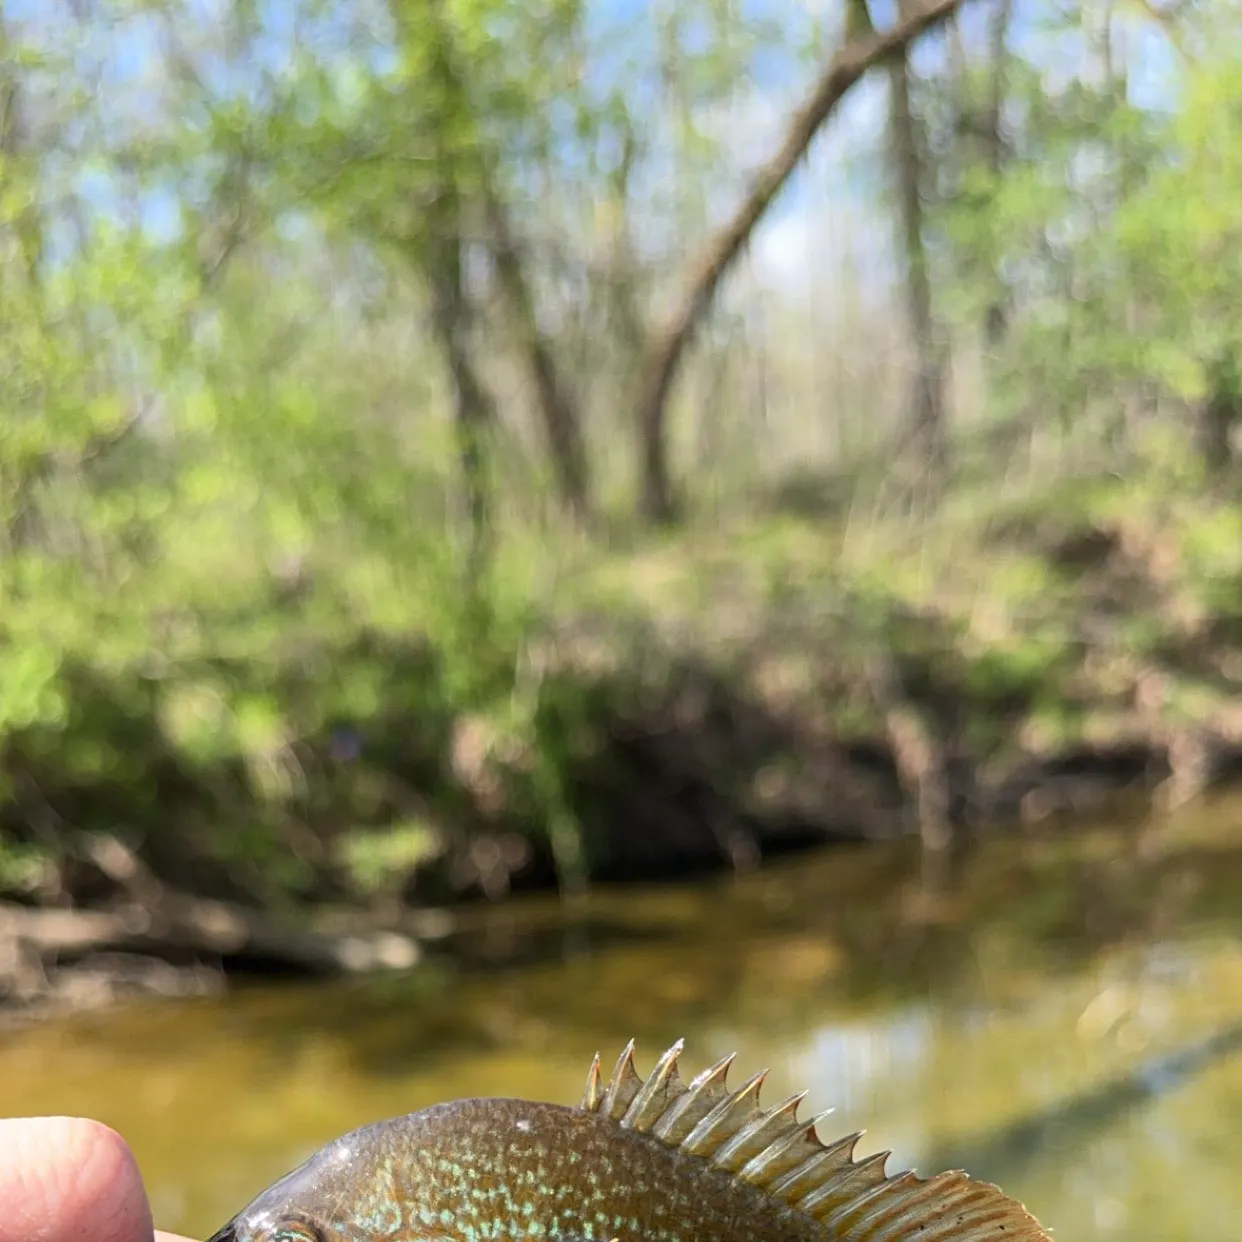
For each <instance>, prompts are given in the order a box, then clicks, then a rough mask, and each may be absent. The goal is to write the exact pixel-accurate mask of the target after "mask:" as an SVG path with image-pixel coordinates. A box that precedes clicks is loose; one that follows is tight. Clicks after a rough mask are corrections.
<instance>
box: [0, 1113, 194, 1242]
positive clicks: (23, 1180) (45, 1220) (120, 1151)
mask: <svg viewBox="0 0 1242 1242" xmlns="http://www.w3.org/2000/svg"><path fill="white" fill-rule="evenodd" d="M0 1204H3V1205H4V1206H3V1210H2V1211H0V1242H153V1240H154V1242H189V1239H187V1238H179V1237H177V1235H175V1234H171V1233H158V1232H154V1231H153V1229H152V1225H151V1208H150V1205H149V1204H148V1203H147V1195H146V1191H145V1190H144V1189H143V1185H142V1177H141V1175H140V1174H139V1172H138V1165H137V1162H136V1161H135V1160H134V1156H133V1153H132V1152H131V1151H130V1150H129V1147H128V1146H127V1145H126V1143H125V1140H124V1139H123V1138H121V1136H120V1135H119V1134H117V1132H116V1131H115V1130H110V1129H109V1128H108V1127H107V1126H105V1125H102V1124H100V1123H99V1122H98V1121H88V1120H86V1119H85V1118H82V1117H33V1118H17V1119H13V1120H0Z"/></svg>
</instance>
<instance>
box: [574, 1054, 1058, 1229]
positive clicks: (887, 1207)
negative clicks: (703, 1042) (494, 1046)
mask: <svg viewBox="0 0 1242 1242" xmlns="http://www.w3.org/2000/svg"><path fill="white" fill-rule="evenodd" d="M682 1046H683V1041H681V1040H678V1041H677V1043H675V1044H674V1045H673V1046H672V1047H671V1048H670V1049H669V1050H668V1051H667V1052H666V1053H665V1054H664V1055H663V1056H662V1057H661V1058H660V1059H659V1061H658V1062H656V1066H655V1068H654V1069H653V1070H652V1071H651V1073H650V1074H649V1075H648V1076H647V1077H646V1078H641V1077H640V1076H639V1074H638V1071H637V1070H636V1069H635V1068H634V1041H633V1040H631V1041H630V1042H629V1043H628V1044H626V1046H625V1049H624V1051H623V1052H622V1053H621V1056H620V1058H619V1059H618V1061H617V1065H616V1068H615V1069H614V1070H613V1072H612V1077H611V1078H610V1079H609V1080H608V1082H607V1083H604V1081H603V1078H602V1075H601V1072H600V1060H599V1054H598V1053H597V1054H596V1056H595V1060H594V1061H593V1062H592V1063H591V1070H590V1073H589V1074H588V1075H587V1083H586V1090H585V1091H584V1092H583V1096H582V1105H581V1107H582V1108H584V1109H585V1110H587V1111H588V1112H593V1113H602V1114H603V1115H604V1116H606V1117H610V1118H611V1119H612V1120H613V1121H615V1122H616V1123H617V1124H618V1125H620V1126H623V1127H624V1128H626V1129H630V1130H637V1131H639V1132H641V1133H644V1134H650V1135H652V1136H653V1137H655V1138H657V1139H659V1140H660V1141H661V1142H663V1143H665V1144H667V1145H668V1146H669V1147H675V1148H678V1149H680V1150H682V1151H685V1152H687V1153H689V1154H690V1155H693V1156H698V1157H700V1158H701V1159H704V1160H707V1161H709V1162H710V1163H711V1164H713V1165H715V1166H716V1167H717V1168H719V1169H721V1170H723V1171H724V1172H726V1173H729V1174H730V1175H731V1176H733V1177H736V1178H737V1179H738V1180H739V1181H742V1182H746V1183H748V1184H749V1185H751V1186H754V1187H756V1188H757V1189H758V1190H761V1191H763V1192H764V1193H765V1194H767V1195H770V1196H771V1197H772V1198H773V1199H776V1200H779V1201H780V1202H782V1203H786V1204H788V1205H789V1206H790V1207H792V1208H794V1209H795V1210H797V1211H799V1212H802V1213H804V1214H806V1215H807V1216H810V1217H812V1218H813V1219H815V1220H817V1221H819V1222H820V1223H821V1224H823V1225H824V1227H825V1238H826V1239H827V1238H833V1239H842V1242H845V1240H847V1239H848V1242H913V1240H914V1239H917V1240H918V1242H1051V1238H1050V1235H1049V1234H1048V1233H1047V1232H1045V1230H1044V1229H1043V1228H1042V1227H1041V1225H1040V1224H1039V1222H1038V1221H1037V1220H1036V1219H1035V1218H1034V1217H1033V1216H1031V1215H1030V1213H1029V1212H1027V1211H1026V1209H1025V1208H1024V1207H1023V1206H1022V1205H1021V1204H1020V1203H1018V1202H1016V1201H1015V1200H1013V1199H1010V1198H1009V1197H1008V1196H1007V1195H1005V1194H1004V1193H1003V1192H1001V1191H1000V1190H998V1189H997V1187H995V1186H993V1185H990V1184H989V1183H988V1182H976V1181H973V1180H972V1179H971V1178H969V1177H967V1176H966V1174H965V1173H960V1172H951V1173H940V1174H938V1175H937V1176H935V1177H929V1178H923V1177H919V1176H918V1175H917V1174H915V1173H897V1174H894V1175H893V1176H891V1177H890V1176H889V1175H888V1174H886V1173H885V1171H884V1165H885V1162H886V1161H887V1159H888V1157H889V1155H890V1154H891V1153H890V1152H879V1153H877V1154H876V1155H874V1156H867V1157H865V1158H864V1159H862V1160H855V1159H854V1148H855V1147H856V1146H857V1144H858V1140H859V1139H860V1138H861V1137H862V1134H861V1132H860V1133H858V1134H850V1135H848V1136H846V1137H845V1138H841V1139H838V1140H836V1141H835V1142H832V1143H827V1144H825V1143H823V1142H821V1141H820V1138H819V1133H818V1126H819V1123H820V1121H822V1120H823V1119H824V1117H826V1116H827V1115H828V1114H827V1113H821V1114H819V1116H817V1117H814V1118H812V1119H811V1120H810V1121H799V1120H798V1117H797V1112H798V1105H799V1104H801V1102H802V1100H803V1099H804V1098H805V1095H806V1093H805V1092H802V1093H801V1094H799V1095H794V1096H790V1097H789V1099H787V1100H783V1101H782V1102H781V1103H780V1104H777V1105H775V1106H774V1107H772V1108H768V1109H764V1108H762V1107H761V1106H760V1104H759V1091H760V1088H761V1087H762V1086H763V1081H764V1078H765V1077H766V1074H767V1071H766V1070H765V1071H764V1072H763V1073H759V1074H756V1075H755V1076H754V1077H753V1078H751V1079H749V1080H748V1081H746V1082H745V1083H743V1084H742V1086H740V1087H738V1088H737V1090H736V1091H730V1090H729V1088H728V1086H727V1084H726V1082H725V1078H726V1076H727V1074H728V1072H729V1066H730V1065H731V1064H732V1062H733V1058H732V1057H725V1058H724V1059H723V1060H721V1061H718V1062H717V1063H716V1064H715V1065H713V1066H711V1067H710V1068H709V1069H706V1070H704V1071H703V1073H701V1074H700V1075H699V1076H698V1077H697V1078H695V1079H694V1080H693V1081H692V1082H690V1083H689V1084H687V1083H684V1082H683V1081H682V1080H681V1077H680V1076H679V1074H678V1073H677V1062H678V1060H679V1058H680V1057H681V1052H682Z"/></svg>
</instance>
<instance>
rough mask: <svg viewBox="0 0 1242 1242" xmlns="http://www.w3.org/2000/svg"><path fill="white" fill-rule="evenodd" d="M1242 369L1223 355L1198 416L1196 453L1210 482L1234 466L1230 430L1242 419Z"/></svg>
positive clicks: (1231, 358)
mask: <svg viewBox="0 0 1242 1242" xmlns="http://www.w3.org/2000/svg"><path fill="white" fill-rule="evenodd" d="M1240 372H1242V368H1239V367H1238V365H1237V360H1236V359H1235V358H1234V357H1233V355H1232V353H1231V352H1226V353H1225V354H1224V355H1223V356H1222V357H1221V358H1220V359H1219V360H1218V361H1217V362H1216V363H1215V364H1214V365H1213V366H1212V367H1211V369H1210V372H1209V382H1210V385H1211V386H1210V388H1209V390H1208V394H1207V397H1206V398H1205V400H1204V402H1203V407H1202V409H1201V411H1200V414H1199V453H1200V455H1201V457H1202V458H1203V466H1204V469H1205V471H1206V472H1207V475H1208V477H1209V478H1210V479H1213V480H1216V479H1219V478H1221V477H1222V476H1223V475H1225V474H1227V473H1228V472H1229V470H1230V468H1231V467H1232V466H1233V429H1234V427H1235V426H1236V425H1237V424H1238V422H1239V421H1240V420H1242V373H1240Z"/></svg>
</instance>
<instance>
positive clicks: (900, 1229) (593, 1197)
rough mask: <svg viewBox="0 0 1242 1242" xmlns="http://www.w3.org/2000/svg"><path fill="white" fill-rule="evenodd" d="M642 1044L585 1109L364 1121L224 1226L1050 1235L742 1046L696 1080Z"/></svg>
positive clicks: (375, 1237)
mask: <svg viewBox="0 0 1242 1242" xmlns="http://www.w3.org/2000/svg"><path fill="white" fill-rule="evenodd" d="M633 1049H634V1045H633V1042H631V1043H630V1044H629V1045H628V1046H627V1047H626V1049H625V1051H624V1052H623V1053H622V1054H621V1058H620V1060H619V1061H618V1062H617V1066H616V1069H615V1070H614V1071H613V1074H612V1076H611V1078H610V1079H609V1081H608V1082H607V1083H605V1082H604V1080H603V1078H602V1076H601V1074H600V1062H599V1057H598V1056H596V1058H595V1061H594V1063H593V1064H592V1066H591V1070H590V1074H589V1075H588V1078H587V1084H586V1090H585V1092H584V1094H583V1098H582V1102H581V1104H580V1105H579V1106H578V1107H577V1108H568V1107H564V1106H561V1105H556V1104H544V1103H534V1102H531V1101H527V1100H516V1099H470V1100H457V1101H454V1102H452V1103H448V1104H438V1105H436V1106H434V1107H432V1108H427V1109H424V1110H423V1111H421V1112H417V1113H410V1114H408V1115H406V1116H404V1117H396V1118H393V1119H391V1120H389V1121H380V1122H377V1123H375V1124H374V1125H369V1126H363V1127H362V1128H361V1129H359V1130H354V1131H352V1132H351V1133H349V1134H346V1135H344V1136H343V1137H341V1138H339V1139H337V1140H335V1141H334V1142H332V1143H329V1144H328V1145H327V1146H326V1147H323V1148H321V1149H320V1150H319V1151H318V1152H317V1153H316V1154H315V1155H313V1156H312V1157H311V1158H310V1159H309V1160H308V1161H306V1163H305V1164H303V1165H302V1166H301V1167H300V1168H298V1169H295V1170H294V1171H293V1172H292V1173H289V1174H287V1175H286V1176H285V1177H282V1178H281V1179H280V1180H279V1181H278V1182H276V1183H275V1184H274V1185H272V1186H270V1187H269V1188H268V1189H267V1190H265V1191H264V1192H263V1193H262V1194H260V1195H259V1197H258V1198H257V1199H255V1200H254V1202H252V1203H251V1204H250V1205H249V1206H248V1207H246V1208H245V1209H243V1210H242V1211H241V1212H239V1213H238V1214H237V1215H236V1216H235V1217H234V1218H233V1219H232V1220H231V1221H230V1222H229V1223H228V1224H227V1225H225V1226H224V1228H223V1229H221V1230H220V1231H219V1232H218V1233H217V1234H216V1235H215V1236H214V1237H213V1238H212V1239H211V1242H614V1240H615V1242H913V1240H914V1239H918V1240H919V1242H1050V1239H1049V1235H1048V1234H1047V1233H1046V1232H1045V1231H1044V1230H1043V1229H1042V1228H1041V1226H1040V1225H1039V1222H1038V1221H1036V1220H1035V1219H1034V1217H1032V1216H1031V1215H1030V1214H1029V1213H1028V1212H1027V1211H1026V1210H1025V1209H1024V1208H1023V1207H1022V1205H1021V1204H1019V1203H1017V1202H1015V1201H1014V1200H1013V1199H1010V1198H1008V1197H1007V1196H1005V1195H1004V1194H1002V1192H1001V1191H1000V1190H998V1189H997V1188H996V1187H995V1186H991V1185H989V1184H987V1183H986V1182H977V1181H972V1180H971V1179H970V1178H969V1177H967V1176H966V1175H965V1174H964V1173H960V1172H951V1173H941V1174H939V1175H938V1176H936V1177H931V1178H921V1177H918V1176H917V1175H916V1174H914V1173H900V1174H896V1175H893V1176H889V1175H887V1174H886V1173H885V1171H884V1166H885V1163H886V1160H887V1157H888V1156H889V1154H890V1153H888V1152H881V1153H878V1154H876V1155H874V1156H868V1157H866V1158H865V1159H861V1160H855V1159H854V1149H855V1146H856V1145H857V1143H858V1140H859V1139H860V1138H861V1137H862V1135H861V1133H858V1134H851V1135H848V1136H846V1137H844V1138H841V1139H838V1140H836V1141H835V1142H830V1143H824V1142H822V1141H821V1140H820V1138H819V1134H818V1122H819V1121H821V1120H822V1118H823V1116H826V1114H821V1116H820V1117H817V1118H814V1119H812V1120H809V1121H807V1120H803V1121H799V1120H798V1118H797V1111H798V1107H799V1105H800V1104H801V1102H802V1100H803V1099H804V1098H805V1096H806V1092H802V1093H801V1094H799V1095H795V1096H791V1097H790V1098H789V1099H787V1100H784V1101H783V1102H782V1103H780V1104H777V1105H775V1106H774V1107H771V1108H767V1109H764V1108H761V1107H760V1104H759V1091H760V1087H761V1086H762V1084H763V1081H764V1077H765V1074H762V1073H761V1074H756V1075H755V1076H754V1077H753V1078H751V1079H750V1080H749V1081H747V1082H746V1083H744V1084H743V1085H742V1086H740V1087H738V1088H737V1089H736V1090H730V1089H729V1087H728V1086H727V1084H726V1081H725V1080H726V1075H727V1073H728V1070H729V1067H730V1065H731V1064H732V1061H733V1058H732V1057H726V1058H725V1059H724V1060H722V1061H720V1062H718V1063H717V1064H716V1065H713V1066H712V1067H711V1068H710V1069H707V1070H705V1071H704V1072H703V1073H701V1074H700V1075H699V1076H698V1077H697V1078H695V1079H694V1080H693V1081H692V1082H690V1083H689V1084H687V1083H685V1082H684V1081H683V1080H682V1079H681V1077H680V1076H679V1074H678V1072H677V1063H678V1058H679V1057H680V1055H681V1050H682V1044H681V1043H680V1042H678V1043H677V1044H675V1045H674V1046H673V1047H672V1048H670V1049H669V1050H668V1052H666V1053H665V1054H664V1056H663V1057H661V1058H660V1060H659V1062H658V1063H657V1064H656V1066H655V1068H654V1069H653V1070H652V1072H651V1074H650V1075H649V1076H648V1077H647V1078H645V1079H644V1078H641V1077H640V1076H639V1074H638V1073H637V1072H636V1070H635V1068H634V1055H633Z"/></svg>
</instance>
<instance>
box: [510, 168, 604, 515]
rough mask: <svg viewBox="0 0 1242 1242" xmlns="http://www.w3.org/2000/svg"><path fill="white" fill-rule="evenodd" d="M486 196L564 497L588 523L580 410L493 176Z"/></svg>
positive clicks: (587, 477)
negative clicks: (538, 312) (545, 328)
mask: <svg viewBox="0 0 1242 1242" xmlns="http://www.w3.org/2000/svg"><path fill="white" fill-rule="evenodd" d="M485 201H486V207H487V218H488V227H489V229H490V232H491V235H492V246H493V253H494V256H495V259H496V271H497V274H498V275H499V277H500V281H501V285H502V287H503V288H504V291H505V297H506V299H507V300H508V302H509V305H510V308H511V309H512V311H513V314H514V316H515V317H516V320H517V329H518V334H519V341H520V344H521V347H522V352H523V355H524V356H525V359H526V364H527V368H528V370H529V373H530V378H531V383H532V385H533V387H534V390H535V401H536V404H537V405H538V408H539V413H540V416H541V417H542V419H543V427H544V435H545V436H546V437H547V442H548V454H549V457H550V459H551V461H552V468H553V470H554V472H555V474H556V480H557V485H558V487H559V489H560V493H561V499H562V501H563V503H564V505H565V507H566V508H567V509H568V510H569V512H570V513H571V514H572V516H573V517H574V518H576V519H577V520H578V521H579V522H582V523H583V524H584V525H588V524H589V523H590V520H591V480H590V465H589V462H588V458H587V451H586V444H585V442H584V441H583V437H582V420H581V417H580V414H579V410H578V408H577V405H576V404H575V402H574V401H573V400H571V398H570V397H569V394H568V392H567V391H566V386H565V383H564V379H563V377H562V375H561V373H560V369H559V368H558V367H557V365H556V358H555V356H554V354H553V351H552V348H551V345H550V343H549V342H548V340H547V338H546V337H545V336H544V335H543V333H542V332H541V331H540V329H539V323H538V320H537V319H536V317H535V300H534V297H533V295H532V294H531V290H530V284H529V282H528V281H527V279H526V270H525V267H524V264H523V261H522V253H521V246H520V245H519V243H518V240H517V238H516V237H515V235H514V232H513V229H512V227H511V225H510V222H509V216H508V212H507V211H506V210H505V207H504V205H503V203H501V201H500V199H499V197H498V196H497V194H496V191H495V186H494V185H493V184H492V183H491V182H490V181H489V183H488V185H487V187H486V194H485Z"/></svg>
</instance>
